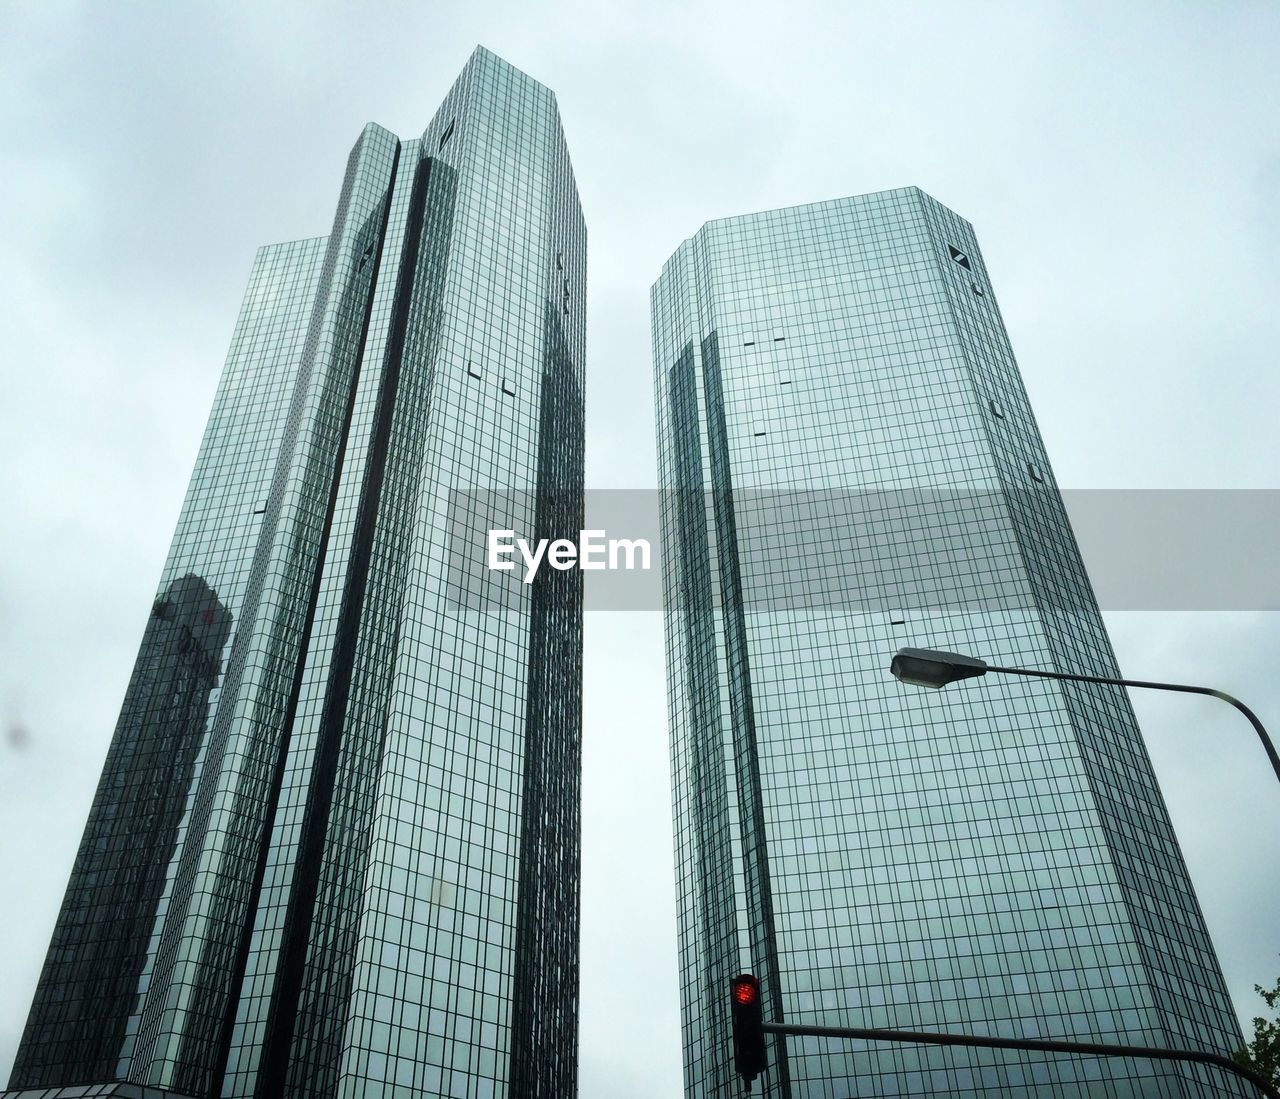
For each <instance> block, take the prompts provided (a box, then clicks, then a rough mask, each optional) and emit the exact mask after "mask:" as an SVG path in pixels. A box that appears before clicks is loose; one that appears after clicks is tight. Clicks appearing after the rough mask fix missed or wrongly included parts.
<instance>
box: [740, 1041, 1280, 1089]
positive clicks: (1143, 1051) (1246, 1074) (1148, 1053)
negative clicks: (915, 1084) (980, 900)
mask: <svg viewBox="0 0 1280 1099" xmlns="http://www.w3.org/2000/svg"><path fill="white" fill-rule="evenodd" d="M764 1030H765V1031H766V1032H768V1033H770V1034H782V1035H794V1036H797V1037H812V1038H862V1039H865V1040H867V1041H872V1042H917V1043H921V1044H926V1045H936V1046H980V1047H983V1048H985V1049H1022V1050H1028V1051H1030V1052H1033V1053H1086V1054H1093V1055H1095V1056H1099V1057H1142V1058H1144V1059H1147V1060H1152V1061H1195V1062H1199V1063H1200V1064H1205V1065H1214V1066H1216V1067H1217V1068H1220V1069H1222V1070H1223V1071H1224V1072H1230V1073H1232V1074H1234V1075H1236V1076H1239V1077H1241V1078H1242V1079H1244V1080H1248V1081H1249V1083H1251V1084H1252V1085H1253V1086H1254V1087H1256V1088H1257V1089H1258V1090H1259V1091H1260V1092H1262V1094H1263V1095H1265V1096H1267V1097H1268V1099H1280V1091H1277V1090H1276V1087H1275V1085H1273V1084H1271V1083H1268V1082H1267V1081H1266V1080H1264V1079H1263V1078H1262V1077H1261V1076H1259V1075H1258V1074H1257V1073H1256V1072H1254V1071H1253V1070H1252V1069H1248V1068H1245V1067H1244V1066H1243V1065H1240V1064H1237V1063H1236V1062H1235V1061H1233V1060H1232V1059H1231V1058H1230V1057H1225V1056H1223V1055H1222V1054H1221V1053H1207V1052H1202V1051H1201V1050H1195V1049H1162V1048H1160V1047H1158V1046H1117V1045H1105V1044H1103V1043H1100V1042H1056V1041H1047V1040H1040V1039H1031V1038H988V1037H984V1036H980V1035H976V1034H939V1033H936V1032H933V1031H927V1030H886V1029H877V1028H869V1027H834V1026H805V1025H802V1024H793V1023H765V1024H764Z"/></svg>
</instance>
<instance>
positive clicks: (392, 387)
mask: <svg viewBox="0 0 1280 1099" xmlns="http://www.w3.org/2000/svg"><path fill="white" fill-rule="evenodd" d="M401 150H402V146H399V145H398V146H397V148H396V160H395V163H394V164H393V165H392V168H391V177H392V186H391V189H390V190H389V191H388V196H387V207H386V213H385V215H384V218H383V224H382V246H381V247H382V248H385V246H386V231H387V223H388V220H389V218H390V214H391V207H392V200H393V196H394V188H395V182H394V181H395V177H396V173H397V171H398V170H399V165H400V153H401ZM430 170H431V158H430V157H423V158H422V159H421V160H420V161H419V162H418V164H417V165H415V166H414V180H413V184H412V190H411V193H410V196H409V202H408V210H407V211H406V222H405V233H404V239H403V241H402V243H401V246H400V264H399V269H398V271H397V275H396V286H395V296H394V299H393V302H392V309H391V317H390V321H389V324H388V339H387V343H386V346H385V348H384V349H383V354H382V361H383V370H382V378H381V380H380V384H379V391H378V402H377V406H376V409H375V412H374V421H373V430H372V432H371V433H370V439H369V443H368V449H367V451H366V454H367V458H366V465H365V472H364V481H363V485H362V486H361V490H360V502H359V504H358V506H357V512H356V521H355V529H354V531H353V533H352V539H351V550H350V555H349V557H348V561H347V565H346V576H345V582H344V586H343V594H342V603H341V607H340V609H339V612H338V621H337V624H336V626H335V629H334V640H333V656H332V659H331V662H330V667H329V675H328V682H327V683H326V686H325V699H324V706H323V709H322V710H321V716H320V724H319V729H318V730H317V733H316V754H315V759H314V762H313V764H312V772H311V780H310V784H309V790H308V795H307V801H306V810H305V812H304V817H303V823H302V836H301V838H300V840H299V844H298V857H297V869H296V871H295V876H294V884H293V888H292V890H291V891H290V895H289V902H288V911H287V914H286V917H285V921H284V942H283V945H282V948H281V962H280V968H279V972H278V979H277V983H276V986H275V988H274V990H273V992H272V1002H271V1006H270V1008H269V1010H268V1014H267V1022H266V1028H265V1034H266V1039H265V1041H264V1051H265V1056H264V1059H263V1065H262V1067H261V1069H260V1072H259V1076H258V1081H257V1084H256V1085H255V1094H256V1095H259V1096H264V1097H271V1099H274V1097H276V1096H279V1095H283V1094H284V1093H285V1090H286V1085H287V1082H288V1075H289V1068H290V1061H291V1053H292V1051H293V1047H294V1041H295V1024H296V1023H297V1016H298V1011H299V1003H300V1000H301V997H302V989H303V976H304V972H305V970H306V964H307V950H308V947H309V946H310V945H311V928H312V925H313V922H314V919H315V910H316V900H317V896H318V893H319V888H320V877H321V873H322V871H323V867H324V853H325V840H326V839H327V836H328V830H329V816H330V812H331V810H332V806H333V795H334V782H335V780H336V772H337V770H338V762H339V754H340V750H341V747H342V739H343V732H344V729H345V726H346V717H347V706H348V703H349V701H350V693H351V676H352V670H353V668H354V667H355V659H356V648H357V642H358V639H359V636H360V625H361V620H362V616H363V612H364V603H365V596H366V594H367V591H368V579H369V562H370V558H371V557H372V553H373V543H374V534H375V531H376V526H377V518H378V512H379V505H380V502H381V497H382V485H383V477H384V473H385V471H386V459H387V450H388V446H389V441H390V434H391V428H392V423H393V419H394V415H393V414H394V411H395V404H396V396H397V392H398V388H399V381H400V362H401V358H402V355H403V351H404V336H405V330H406V328H407V325H408V315H409V307H410V303H411V298H412V295H413V284H414V281H415V273H416V269H417V255H418V246H419V242H420V240H421V231H422V222H423V215H424V210H425V196H426V193H427V187H426V182H427V177H428V176H429V175H430ZM381 261H382V254H381V248H380V250H379V264H381ZM373 297H374V296H373V295H372V294H371V295H370V296H369V307H368V313H367V314H366V317H365V330H364V337H363V338H362V341H361V343H362V346H363V344H364V340H365V339H367V337H368V328H369V317H370V315H371V314H372V310H373ZM361 365H362V366H363V362H362V364H361ZM353 397H354V389H353ZM349 429H350V420H348V430H349ZM384 732H385V728H384Z"/></svg>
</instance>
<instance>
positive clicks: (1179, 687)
mask: <svg viewBox="0 0 1280 1099" xmlns="http://www.w3.org/2000/svg"><path fill="white" fill-rule="evenodd" d="M987 671H989V672H1004V673H1005V674H1007V675H1032V676H1036V677H1038V678H1040V679H1066V680H1071V681H1074V682H1078V683H1106V684H1109V685H1111V686H1113V687H1149V688H1151V689H1152V690H1156V691H1180V692H1182V693H1183V694H1192V695H1211V696H1213V697H1214V698H1220V699H1222V701H1223V702H1229V703H1231V705H1232V706H1234V707H1235V708H1236V709H1237V710H1239V711H1240V712H1241V713H1242V714H1244V716H1245V717H1247V718H1248V719H1249V724H1250V725H1252V726H1253V728H1254V730H1255V731H1256V732H1257V734H1258V739H1259V740H1261V741H1262V746H1263V747H1264V748H1265V749H1266V750H1267V758H1268V759H1270V760H1271V769H1272V770H1273V771H1275V773H1276V778H1278V779H1280V754H1278V753H1277V752H1276V746H1275V745H1274V744H1272V743H1271V738H1270V737H1269V736H1267V730H1266V729H1264V728H1263V727H1262V722H1261V721H1259V720H1258V715H1257V714H1255V713H1254V712H1253V711H1252V710H1251V709H1249V707H1248V706H1246V705H1245V704H1244V703H1243V702H1241V701H1240V700H1239V699H1238V698H1235V697H1233V696H1232V695H1229V694H1227V692H1226V691H1217V690H1214V689H1213V688H1212V687H1192V686H1190V685H1189V684H1186V683H1153V682H1151V681H1150V680H1146V679H1108V678H1107V677H1105V676H1100V675H1074V674H1072V673H1071V672H1038V671H1033V670H1032V669H1030V668H1000V667H997V666H996V665H995V664H988V665H987Z"/></svg>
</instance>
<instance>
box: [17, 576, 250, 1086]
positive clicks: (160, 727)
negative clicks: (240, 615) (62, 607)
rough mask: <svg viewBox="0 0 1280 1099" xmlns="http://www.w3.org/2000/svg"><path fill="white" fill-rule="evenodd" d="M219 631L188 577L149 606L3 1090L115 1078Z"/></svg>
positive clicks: (227, 627)
mask: <svg viewBox="0 0 1280 1099" xmlns="http://www.w3.org/2000/svg"><path fill="white" fill-rule="evenodd" d="M230 634H231V614H230V612H229V611H228V610H227V608H226V607H224V606H223V605H222V603H221V602H219V600H218V596H217V593H216V592H215V591H214V590H213V589H212V588H211V587H209V585H208V584H207V583H205V581H204V580H202V579H201V578H200V577H198V576H184V577H182V578H181V579H180V580H175V581H174V582H173V583H172V584H170V585H169V588H168V590H167V591H166V592H165V593H164V596H163V598H161V599H158V600H157V601H156V603H155V606H154V607H152V609H151V616H150V618H149V619H148V621H147V627H146V630H145V631H144V632H143V635H142V646H141V648H140V649H139V651H138V658H137V661H136V663H135V664H134V669H133V676H132V677H131V679H130V680H129V688H128V691H127V692H126V694H125V700H124V707H123V709H122V710H121V713H120V720H119V721H118V722H117V723H116V731H115V737H114V739H113V740H112V742H111V748H110V751H109V752H108V754H107V761H106V764H105V766H104V767H103V771H102V778H101V779H100V780H99V783H98V791H97V794H96V795H95V796H94V799H93V807H92V808H91V809H90V811H89V822H88V824H87V825H86V826H85V831H84V837H83V839H81V841H80V850H79V852H78V853H77V855H76V861H75V867H74V869H73V870H72V871H71V881H70V882H69V884H68V885H67V893H66V897H65V898H64V900H63V902H62V910H61V912H60V913H59V915H58V922H57V925H56V926H55V928H54V932H53V940H52V942H51V943H50V945H49V954H48V957H47V958H46V959H45V964H44V969H43V970H42V972H41V974H40V983H39V985H38V987H37V989H36V995H35V1001H34V1002H33V1004H32V1007H31V1014H30V1016H29V1018H28V1020H27V1026H26V1030H25V1031H24V1034H23V1041H22V1046H21V1049H20V1051H19V1054H18V1058H17V1061H16V1062H15V1064H14V1069H13V1078H12V1084H13V1086H14V1087H38V1086H41V1085H46V1084H51V1083H76V1082H80V1081H91V1080H109V1079H111V1077H112V1076H113V1075H114V1072H115V1068H116V1062H117V1059H118V1058H119V1053H120V1047H121V1045H122V1043H123V1041H124V1035H125V1027H126V1025H127V1023H128V1020H129V1016H130V1014H131V1013H132V1012H133V1008H134V1004H135V1002H136V1000H137V996H138V982H139V978H140V977H141V975H142V970H143V966H144V964H145V961H146V954H147V943H148V941H149V939H150V937H151V929H152V925H153V922H154V919H155V912H156V908H157V906H158V904H159V902H160V898H161V894H162V893H163V891H164V883H165V870H166V868H167V867H168V865H169V860H170V858H171V857H172V855H173V852H174V849H175V847H176V845H177V839H178V825H179V822H180V821H181V819H182V812H183V809H184V807H185V805H186V799H187V793H188V790H189V788H190V785H191V777H192V773H193V771H194V768H195V762H196V755H197V753H198V751H199V749H200V744H201V741H202V739H203V737H204V729H205V718H206V716H207V713H208V707H209V694H210V692H211V691H212V690H213V688H214V687H215V686H216V684H217V681H218V674H219V672H220V671H221V660H222V649H223V646H224V645H225V644H226V642H227V638H228V637H229V636H230Z"/></svg>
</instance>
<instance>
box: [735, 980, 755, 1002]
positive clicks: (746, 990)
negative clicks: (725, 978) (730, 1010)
mask: <svg viewBox="0 0 1280 1099" xmlns="http://www.w3.org/2000/svg"><path fill="white" fill-rule="evenodd" d="M758 999H760V982H759V981H757V980H756V979H755V978H754V977H751V976H748V975H747V974H743V975H742V976H740V977H735V978H734V979H733V1002H734V1003H735V1004H754V1003H755V1002H756V1001H757V1000H758Z"/></svg>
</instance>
